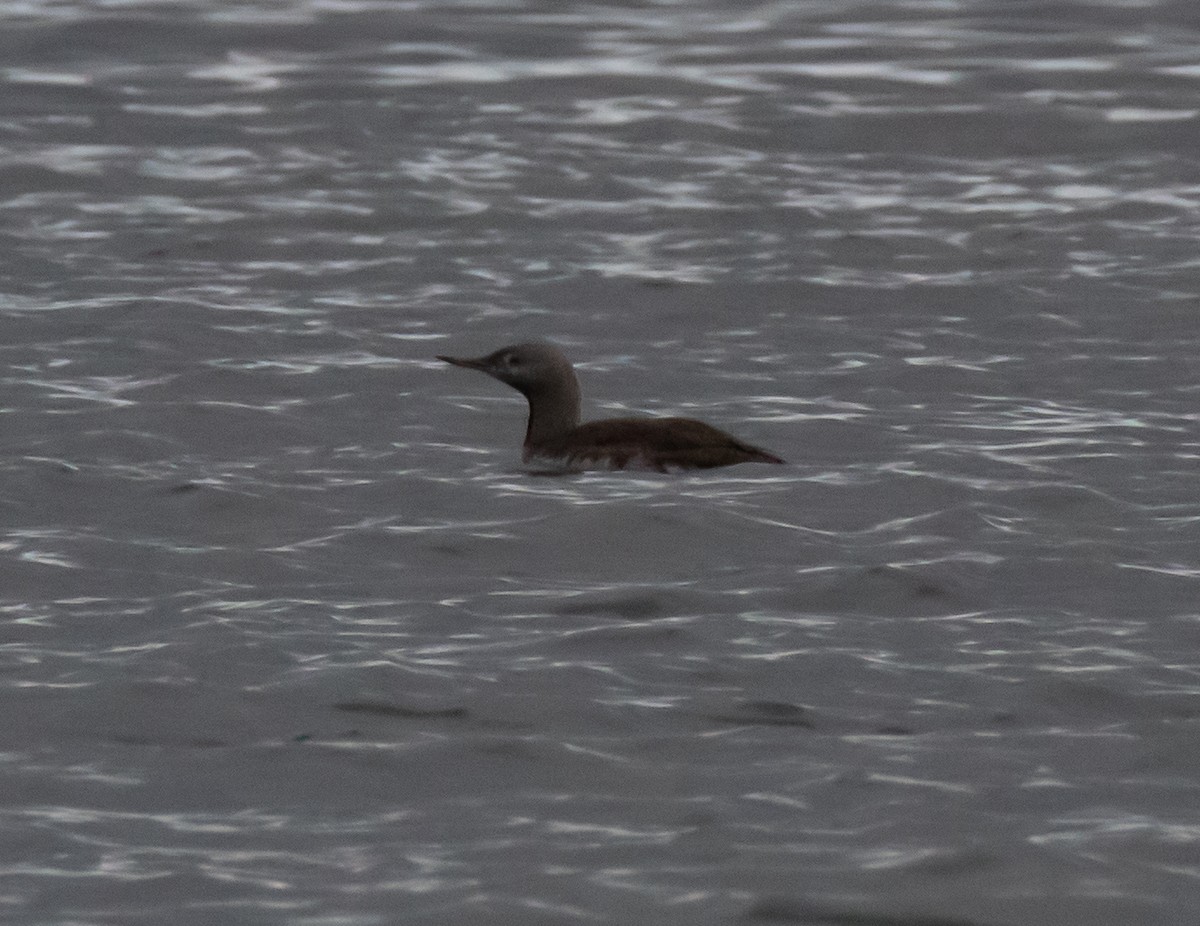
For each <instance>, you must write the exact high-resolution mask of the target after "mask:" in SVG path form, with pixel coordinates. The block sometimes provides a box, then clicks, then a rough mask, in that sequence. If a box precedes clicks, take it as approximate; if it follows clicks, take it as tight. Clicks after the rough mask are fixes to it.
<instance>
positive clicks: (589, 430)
mask: <svg viewBox="0 0 1200 926" xmlns="http://www.w3.org/2000/svg"><path fill="white" fill-rule="evenodd" d="M438 359H439V360H443V361H445V362H446V363H451V364H454V365H455V366H459V367H465V368H467V369H470V370H479V371H480V372H482V373H487V374H488V375H489V376H493V377H495V378H496V379H498V380H500V381H501V382H502V383H507V384H508V385H509V386H512V387H513V388H514V389H516V390H517V391H518V392H520V393H521V394H522V395H524V396H525V398H526V399H527V400H528V402H529V423H528V425H527V427H526V429H525V445H524V451H523V458H524V459H525V460H526V461H530V460H537V459H544V460H547V461H553V462H558V463H561V464H563V465H565V466H567V467H570V468H573V469H597V468H598V469H608V468H612V469H625V468H626V467H627V466H634V467H644V468H648V469H654V470H658V471H660V472H666V471H667V470H670V469H710V468H712V467H715V466H731V465H732V464H734V463H782V462H783V460H781V459H780V458H779V457H777V456H776V455H775V454H773V453H770V452H769V451H766V450H763V449H761V448H759V447H754V446H751V445H750V444H747V443H744V442H743V441H740V440H738V439H737V438H736V437H733V436H732V435H730V434H726V433H725V432H724V431H721V430H719V429H717V428H714V427H713V426H712V425H709V424H705V423H704V422H703V421H696V420H694V419H692V418H607V419H603V420H600V421H589V422H587V423H584V424H581V423H580V404H581V403H580V393H579V380H578V379H576V377H575V371H574V369H573V368H572V366H571V364H570V362H569V361H568V360H567V358H566V357H565V356H563V354H562V352H561V351H560V350H558V348H556V347H553V346H551V345H550V344H541V343H532V344H514V345H512V346H510V347H502V348H501V349H500V350H498V351H495V352H494V353H491V354H488V355H487V356H485V357H477V358H463V357H445V356H440V355H439V357H438Z"/></svg>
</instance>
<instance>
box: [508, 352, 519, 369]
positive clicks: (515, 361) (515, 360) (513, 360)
mask: <svg viewBox="0 0 1200 926" xmlns="http://www.w3.org/2000/svg"><path fill="white" fill-rule="evenodd" d="M508 365H509V366H510V367H519V366H520V365H521V358H520V357H518V356H517V355H516V354H509V355H508Z"/></svg>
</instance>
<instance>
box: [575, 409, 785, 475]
mask: <svg viewBox="0 0 1200 926" xmlns="http://www.w3.org/2000/svg"><path fill="white" fill-rule="evenodd" d="M563 443H564V446H563V447H562V452H565V453H567V454H568V455H570V456H571V457H572V458H573V459H575V460H577V461H580V462H596V461H600V460H605V459H607V460H611V461H612V462H613V464H614V465H615V466H617V467H618V468H622V467H624V466H626V465H627V464H629V463H631V462H632V463H640V464H641V465H646V466H650V467H652V468H654V469H661V470H666V469H709V468H711V467H714V466H731V465H733V464H734V463H782V462H783V460H781V459H780V458H779V457H777V456H775V454H773V453H769V452H768V451H766V450H762V449H761V448H758V447H754V446H751V445H750V444H746V443H743V442H742V441H740V440H738V439H737V438H736V437H734V436H733V435H731V434H726V433H725V432H724V431H722V430H719V429H718V428H714V427H713V426H712V425H709V424H705V423H704V422H703V421H696V420H694V419H692V418H608V419H605V420H603V421H589V422H587V423H586V424H581V425H579V427H577V428H575V429H574V430H573V431H572V432H571V433H570V435H569V436H568V437H567V438H566V439H565V440H564V442H563Z"/></svg>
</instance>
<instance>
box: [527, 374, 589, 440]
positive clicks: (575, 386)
mask: <svg viewBox="0 0 1200 926" xmlns="http://www.w3.org/2000/svg"><path fill="white" fill-rule="evenodd" d="M525 398H526V399H528V400H529V426H528V427H527V428H526V429H525V447H526V449H528V448H530V447H537V446H539V445H541V444H546V443H549V442H551V441H554V440H556V439H559V438H563V437H566V435H567V434H568V433H570V432H571V431H572V430H573V429H575V428H577V427H578V426H579V382H578V381H577V380H576V379H575V374H574V373H570V372H568V374H567V375H566V376H563V377H561V378H558V379H556V380H555V381H554V382H553V383H545V384H539V385H538V387H537V388H536V389H531V390H529V391H528V392H526V393H525Z"/></svg>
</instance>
